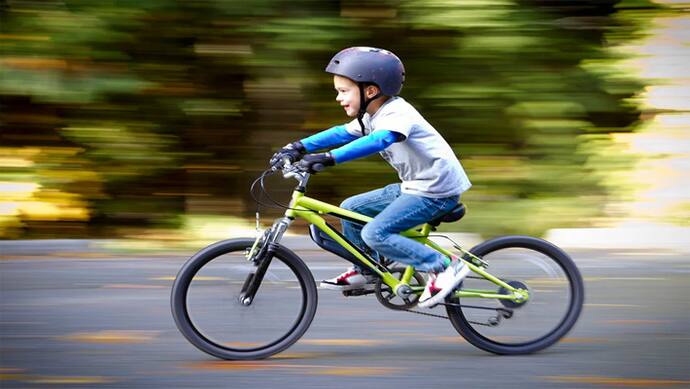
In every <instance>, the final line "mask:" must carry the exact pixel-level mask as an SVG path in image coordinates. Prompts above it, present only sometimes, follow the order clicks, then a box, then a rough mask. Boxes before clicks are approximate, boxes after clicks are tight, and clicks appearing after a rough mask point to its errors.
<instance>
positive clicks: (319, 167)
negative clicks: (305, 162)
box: [311, 163, 326, 172]
mask: <svg viewBox="0 0 690 389" xmlns="http://www.w3.org/2000/svg"><path fill="white" fill-rule="evenodd" d="M311 168H312V170H314V171H315V172H320V171H323V169H325V168H326V166H325V165H324V164H322V163H315V164H314V165H312V167H311Z"/></svg>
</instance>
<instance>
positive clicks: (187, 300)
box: [171, 239, 317, 360]
mask: <svg viewBox="0 0 690 389" xmlns="http://www.w3.org/2000/svg"><path fill="white" fill-rule="evenodd" d="M253 243H254V240H252V239H231V240H225V241H222V242H218V243H215V244H213V245H211V246H208V247H206V248H204V249H203V250H201V251H199V252H198V253H197V254H195V255H194V256H193V257H192V258H190V259H189V260H188V261H187V262H186V263H185V264H184V266H183V267H182V269H180V272H179V273H178V274H177V277H176V279H175V282H174V284H173V288H172V295H171V306H172V313H173V317H174V319H175V323H176V324H177V328H178V329H179V330H180V332H182V334H183V335H184V336H185V338H187V340H189V342H191V343H192V344H193V345H194V346H196V347H197V348H199V349H200V350H202V351H204V352H206V353H208V354H211V355H213V356H215V357H218V358H222V359H230V360H237V359H262V358H267V357H269V356H271V355H273V354H276V353H279V352H281V351H283V350H285V349H286V348H288V347H290V346H291V345H292V344H293V343H295V342H296V341H297V340H298V339H299V338H300V337H302V335H303V334H304V333H305V331H306V330H307V328H309V325H310V324H311V321H312V319H313V318H314V314H315V313H316V305H317V291H316V284H315V283H314V278H313V276H312V274H311V272H310V271H309V269H308V268H307V267H306V265H305V264H304V262H302V260H301V259H300V258H299V257H298V256H297V255H295V254H294V253H293V252H292V251H290V250H288V249H287V248H285V247H283V246H278V247H277V249H276V251H275V254H274V256H273V258H270V259H269V260H270V263H269V264H268V267H267V268H266V271H265V273H264V274H263V280H262V281H261V283H260V284H259V287H258V290H257V291H256V294H255V295H254V298H253V299H251V302H250V303H248V302H247V301H243V300H245V299H243V298H242V297H243V296H244V292H245V291H246V290H247V287H248V284H250V283H251V280H252V278H253V274H256V273H257V269H258V267H257V264H255V263H253V262H250V261H247V258H246V254H247V252H248V251H249V249H250V248H251V247H252V245H253Z"/></svg>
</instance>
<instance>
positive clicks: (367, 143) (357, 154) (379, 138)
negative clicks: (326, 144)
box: [331, 130, 405, 163]
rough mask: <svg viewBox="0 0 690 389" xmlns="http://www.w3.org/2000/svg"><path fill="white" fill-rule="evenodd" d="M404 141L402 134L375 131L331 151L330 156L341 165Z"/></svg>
mask: <svg viewBox="0 0 690 389" xmlns="http://www.w3.org/2000/svg"><path fill="white" fill-rule="evenodd" d="M404 139H405V137H404V136H403V135H402V134H399V133H397V132H394V131H388V130H383V131H376V132H372V133H371V134H369V135H367V136H363V137H361V138H359V139H357V140H355V141H352V142H350V143H348V144H346V145H344V146H342V147H339V148H337V149H335V150H331V155H333V158H334V159H335V162H336V163H343V162H346V161H350V160H352V159H356V158H361V157H365V156H367V155H371V154H374V153H377V152H379V151H381V150H383V149H385V148H386V147H388V146H390V145H392V144H393V143H395V142H398V141H402V140H404Z"/></svg>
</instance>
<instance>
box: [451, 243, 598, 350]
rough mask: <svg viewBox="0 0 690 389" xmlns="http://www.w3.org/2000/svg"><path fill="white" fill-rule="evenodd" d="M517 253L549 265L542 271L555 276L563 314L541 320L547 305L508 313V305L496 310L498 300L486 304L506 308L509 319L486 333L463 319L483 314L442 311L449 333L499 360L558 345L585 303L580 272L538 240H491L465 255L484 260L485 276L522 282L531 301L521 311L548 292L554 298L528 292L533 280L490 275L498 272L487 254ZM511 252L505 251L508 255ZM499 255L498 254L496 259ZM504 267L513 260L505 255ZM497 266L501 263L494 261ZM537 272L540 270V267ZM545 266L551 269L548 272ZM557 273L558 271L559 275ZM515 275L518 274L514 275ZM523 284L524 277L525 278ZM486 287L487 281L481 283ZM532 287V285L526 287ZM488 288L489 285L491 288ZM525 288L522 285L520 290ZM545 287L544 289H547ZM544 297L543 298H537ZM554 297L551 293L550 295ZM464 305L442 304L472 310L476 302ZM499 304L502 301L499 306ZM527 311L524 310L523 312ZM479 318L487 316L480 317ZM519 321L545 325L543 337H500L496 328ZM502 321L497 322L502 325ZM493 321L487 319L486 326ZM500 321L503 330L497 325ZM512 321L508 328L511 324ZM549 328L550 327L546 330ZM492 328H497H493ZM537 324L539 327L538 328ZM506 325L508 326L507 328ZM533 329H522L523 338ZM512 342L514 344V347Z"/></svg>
mask: <svg viewBox="0 0 690 389" xmlns="http://www.w3.org/2000/svg"><path fill="white" fill-rule="evenodd" d="M513 249H516V251H517V250H519V251H520V252H521V255H523V254H522V253H525V254H527V255H530V256H532V255H533V256H534V258H537V257H538V258H539V261H542V262H544V263H547V262H549V261H551V262H553V265H552V264H550V263H551V262H549V264H548V266H547V267H546V268H547V270H549V271H552V272H558V273H559V284H560V285H559V286H556V287H557V288H560V289H561V291H562V292H563V294H564V295H566V294H567V295H566V296H565V298H563V302H562V308H561V309H560V310H561V312H559V313H557V314H555V315H552V316H550V315H548V314H544V313H543V312H542V311H547V310H548V309H551V308H552V307H551V305H550V304H548V303H543V302H542V303H541V304H542V305H541V306H540V305H536V306H535V305H532V308H531V309H532V311H530V312H526V310H525V307H523V306H519V307H512V306H511V304H508V305H505V304H500V302H499V301H497V300H489V302H490V303H491V304H494V305H495V306H496V307H498V308H501V307H504V306H505V307H508V308H514V314H513V315H512V317H509V318H505V317H504V318H499V320H497V322H498V326H495V327H491V326H486V324H479V323H477V322H476V321H475V320H472V319H468V316H470V317H471V316H472V315H477V316H480V315H481V314H477V313H476V312H478V311H479V312H487V311H481V310H476V309H475V310H472V308H469V307H458V306H452V305H447V306H446V310H447V312H448V317H449V318H450V321H451V323H452V324H453V327H455V329H456V330H457V331H458V332H459V333H460V335H462V337H463V338H465V339H466V340H467V341H468V342H469V343H471V344H472V345H474V346H476V347H478V348H480V349H482V350H485V351H488V352H491V353H495V354H502V355H516V354H529V353H533V352H536V351H540V350H543V349H545V348H547V347H549V346H551V345H553V344H554V343H556V342H558V341H559V340H560V339H561V338H562V337H563V336H565V335H566V334H567V333H568V331H570V330H571V329H572V328H573V326H574V325H575V322H576V321H577V319H578V317H579V316H580V312H581V311H582V305H583V302H584V293H585V292H584V285H583V282H582V276H581V275H580V272H579V271H578V269H577V267H576V266H575V264H574V263H573V261H572V259H571V258H570V257H569V256H568V255H567V254H566V253H565V252H563V251H562V250H561V249H559V248H558V247H556V246H554V245H553V244H551V243H549V242H547V241H545V240H542V239H537V238H532V237H527V236H505V237H500V238H495V239H491V240H488V241H486V242H484V243H481V244H479V245H477V246H476V247H474V248H472V249H471V250H470V252H472V253H473V254H474V255H476V256H478V257H480V258H484V259H485V260H487V261H488V262H489V268H488V271H489V272H490V273H491V274H493V275H495V276H497V277H499V278H501V279H503V280H504V281H518V282H525V283H526V285H527V287H528V290H529V292H530V300H528V301H527V302H526V303H525V306H527V307H529V306H530V304H534V301H533V300H537V301H539V300H538V299H539V296H548V295H549V292H553V290H548V287H547V288H546V289H545V290H543V291H537V290H535V289H533V286H534V284H535V283H537V284H538V281H537V280H538V279H536V278H535V279H533V280H525V279H519V278H520V277H518V279H517V280H516V279H515V278H514V277H511V274H496V273H494V272H493V270H498V269H493V268H492V259H491V257H492V254H495V253H505V252H506V251H504V250H513ZM508 252H510V251H508ZM496 255H498V254H496ZM503 259H504V263H510V262H511V260H513V259H515V257H513V258H511V257H510V255H508V256H504V257H503ZM498 262H500V261H498ZM528 262H535V260H534V259H533V258H530V259H529V260H528ZM538 266H544V265H541V264H539V265H538ZM549 266H550V268H549ZM536 269H539V267H536ZM559 269H560V270H559ZM510 272H511V271H505V273H510ZM518 273H519V272H518ZM524 278H528V277H524ZM468 281H470V282H481V281H478V280H477V279H476V278H474V279H468V280H465V282H464V283H465V284H466V283H467V282H468ZM484 282H486V281H484ZM544 283H548V280H546V281H543V280H542V284H544ZM530 284H532V285H530ZM492 285H493V284H492ZM523 285H524V284H523ZM547 286H548V285H547ZM463 287H465V286H463ZM541 292H544V293H541ZM552 295H553V293H552ZM545 298H546V299H548V298H553V297H545ZM464 300H465V301H458V299H454V298H449V299H447V300H446V302H447V303H455V304H458V303H460V304H461V305H462V304H466V305H473V304H474V305H477V300H478V299H476V298H475V299H469V298H468V299H464ZM501 301H504V300H501ZM528 311H529V310H528ZM484 315H487V314H486V313H484ZM520 315H522V317H523V318H525V319H526V320H529V316H528V315H532V316H534V317H535V319H534V320H541V321H547V322H549V323H548V324H547V329H545V330H544V333H540V332H537V333H535V335H531V334H530V336H529V337H523V338H522V339H521V338H520V336H514V334H511V333H507V334H506V335H507V336H506V335H499V333H500V331H502V329H501V327H500V326H501V325H504V324H505V323H515V321H516V317H518V319H517V320H518V321H519V317H520ZM540 315H541V316H542V317H543V320H542V319H540V318H536V317H538V316H540ZM501 319H502V320H501ZM491 321H492V320H491V319H490V320H489V322H491ZM501 321H502V322H503V324H501ZM511 321H512V322H511ZM550 322H553V324H551V323H550ZM492 324H496V322H494V323H492ZM539 324H541V322H540V323H539ZM508 325H509V324H508ZM533 328H534V326H533V327H530V328H529V329H526V330H525V332H536V331H541V330H542V329H541V328H539V329H538V330H534V329H533ZM516 330H517V331H518V332H517V333H519V331H520V330H521V328H520V327H519V325H518V328H517V329H516ZM512 340H515V341H514V342H513V341H512Z"/></svg>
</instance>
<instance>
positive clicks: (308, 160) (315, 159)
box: [297, 153, 335, 174]
mask: <svg viewBox="0 0 690 389" xmlns="http://www.w3.org/2000/svg"><path fill="white" fill-rule="evenodd" d="M333 165H335V159H334V158H333V156H332V155H331V153H319V154H307V155H305V156H304V157H302V160H301V161H299V163H298V164H297V166H298V167H299V169H300V170H301V171H303V172H307V173H311V174H316V173H318V172H320V171H322V170H323V169H325V168H326V166H333Z"/></svg>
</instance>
